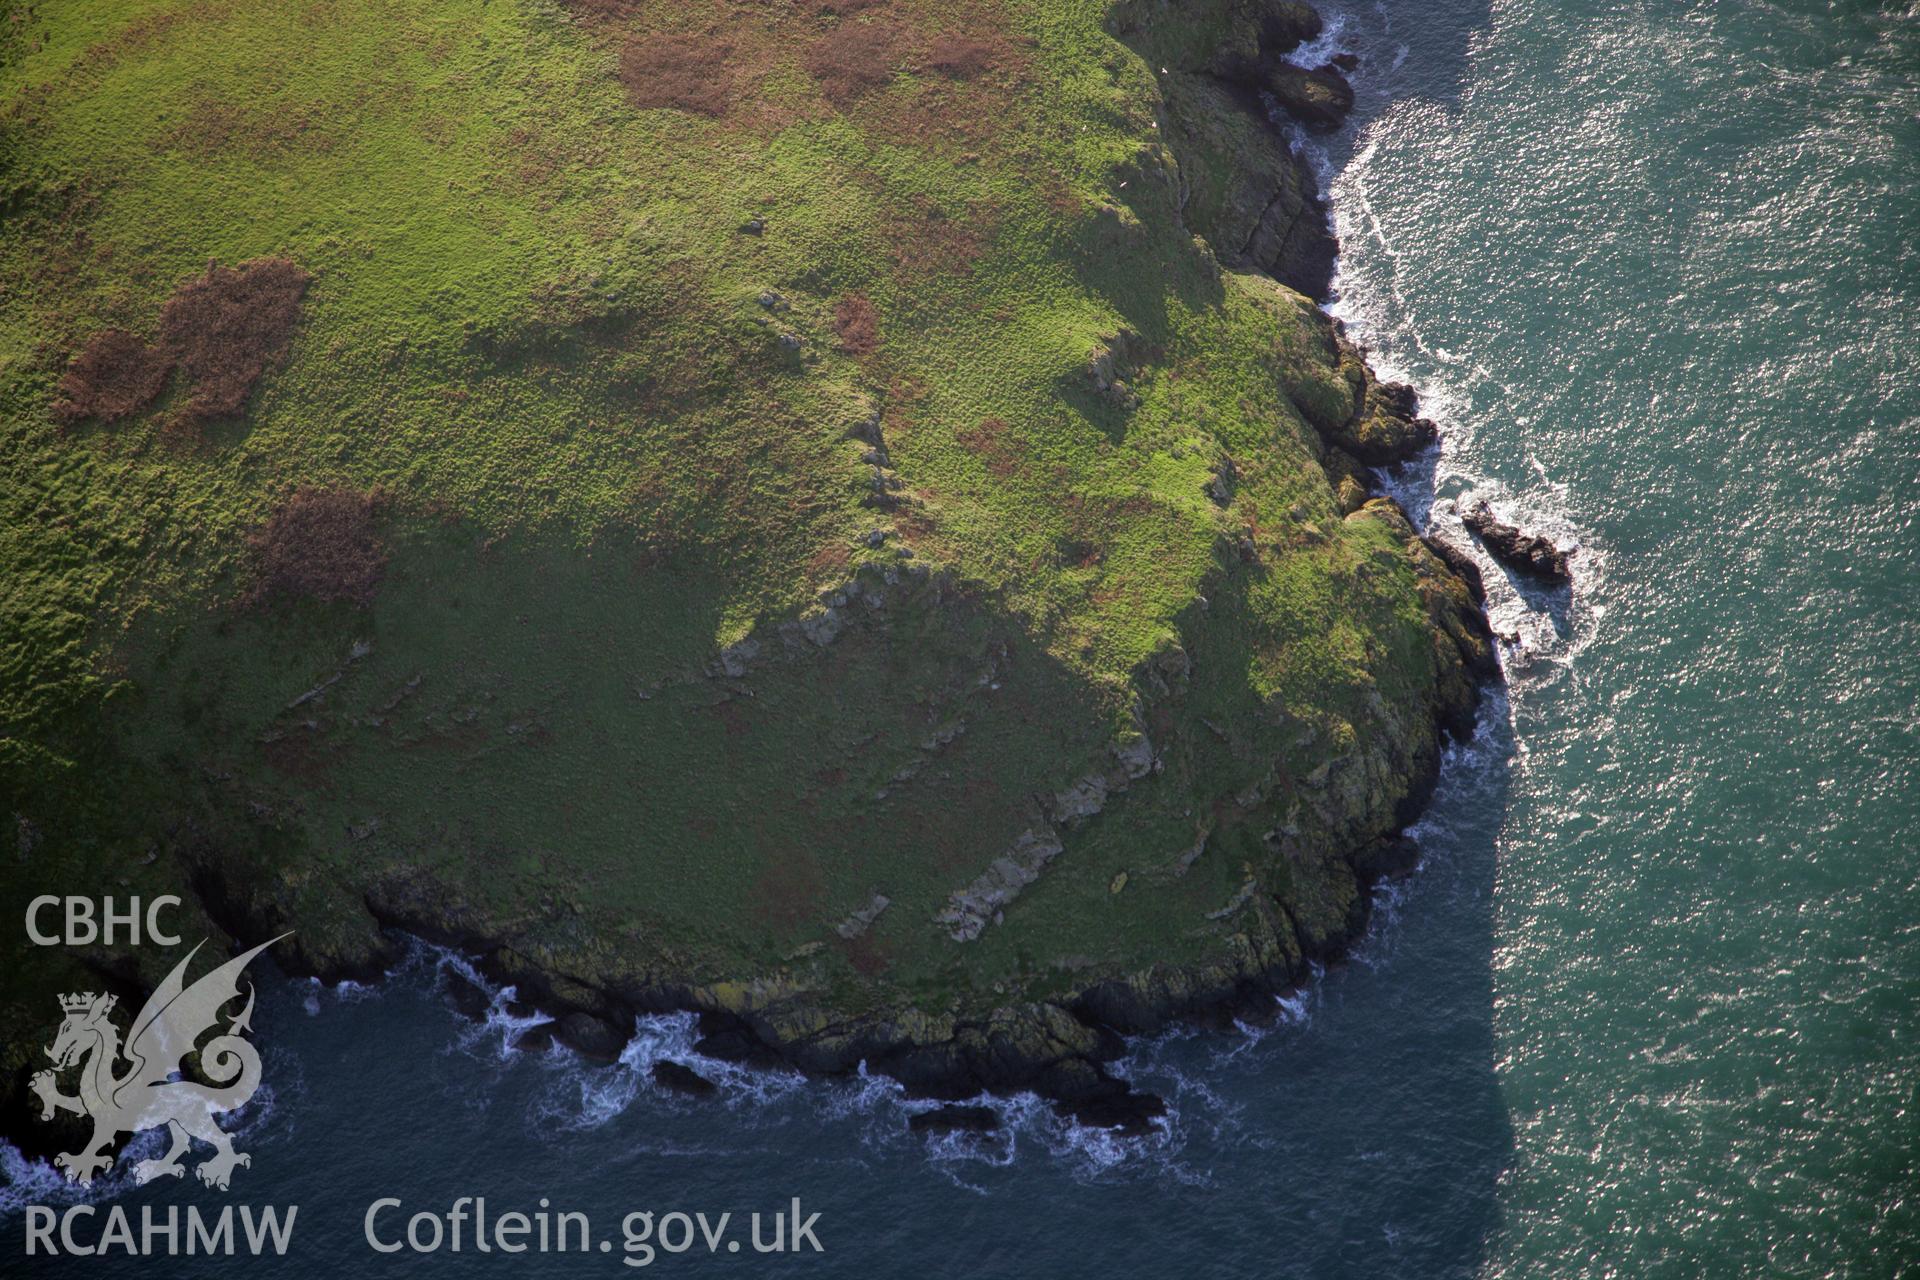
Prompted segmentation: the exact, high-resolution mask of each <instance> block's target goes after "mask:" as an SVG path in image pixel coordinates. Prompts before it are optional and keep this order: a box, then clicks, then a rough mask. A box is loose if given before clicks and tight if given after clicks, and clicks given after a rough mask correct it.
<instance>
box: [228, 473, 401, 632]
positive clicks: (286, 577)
mask: <svg viewBox="0 0 1920 1280" xmlns="http://www.w3.org/2000/svg"><path fill="white" fill-rule="evenodd" d="M378 507H379V499H378V498H377V497H376V496H375V495H373V494H368V493H355V492H353V491H352V490H348V489H316V488H311V487H308V486H302V487H301V488H299V489H297V490H295V491H294V493H293V494H292V496H290V497H289V498H288V499H287V500H286V502H285V503H283V504H282V505H281V506H280V508H279V509H278V510H277V511H275V512H274V513H273V514H272V515H271V516H269V517H268V518H267V522H266V523H265V524H263V525H261V526H260V527H259V528H258V529H256V530H254V532H253V533H252V535H250V537H249V538H248V542H249V544H250V546H251V548H252V551H253V556H254V570H255V577H254V586H253V589H252V591H251V593H250V597H249V598H250V601H251V602H253V603H259V602H261V601H264V600H266V599H268V598H270V597H274V596H283V597H294V598H300V599H308V600H320V601H337V600H346V601H351V602H353V603H354V604H358V605H367V604H370V603H372V601H373V591H374V588H375V587H377V586H379V585H380V575H381V574H382V573H383V572H384V571H385V570H386V566H387V557H386V552H385V551H384V550H382V549H381V546H380V541H379V539H378V538H377V537H376V536H375V535H374V529H373V519H374V515H375V513H376V512H377V510H378Z"/></svg>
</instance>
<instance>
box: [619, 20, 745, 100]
mask: <svg viewBox="0 0 1920 1280" xmlns="http://www.w3.org/2000/svg"><path fill="white" fill-rule="evenodd" d="M732 52H733V50H732V48H731V46H729V45H727V44H726V43H724V42H722V41H719V40H716V39H713V38H710V37H702V36H681V35H662V36H646V37H642V38H640V39H637V40H634V41H632V42H630V43H629V44H628V45H627V46H626V47H625V48H623V49H621V51H620V83H621V84H622V85H624V86H625V87H626V90H627V101H629V102H631V103H632V104H633V105H634V106H635V107H638V108H641V109H646V108H654V107H666V108H671V109H673V110H676V111H688V112H692V113H693V114H695V115H703V116H723V115H725V114H726V113H727V107H728V106H729V105H730V104H731V102H732V99H733V72H732V70H731V69H730V68H729V67H728V66H727V57H728V55H729V54H731V53H732Z"/></svg>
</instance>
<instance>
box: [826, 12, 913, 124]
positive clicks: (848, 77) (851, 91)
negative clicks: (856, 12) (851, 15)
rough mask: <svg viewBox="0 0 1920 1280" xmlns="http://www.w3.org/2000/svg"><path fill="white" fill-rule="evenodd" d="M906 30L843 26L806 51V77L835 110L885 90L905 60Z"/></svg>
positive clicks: (889, 25) (886, 25)
mask: <svg viewBox="0 0 1920 1280" xmlns="http://www.w3.org/2000/svg"><path fill="white" fill-rule="evenodd" d="M909 38H910V37H909V35H908V33H907V30H906V29H905V28H904V27H902V26H900V25H899V24H898V23H895V22H887V21H872V22H842V23H840V24H839V25H838V26H836V27H834V29H833V30H831V31H829V32H828V33H827V34H826V35H824V36H822V37H820V39H819V40H818V41H817V42H815V44H814V46H813V48H812V49H810V50H808V52H807V56H806V59H805V64H806V68H807V72H808V74H810V75H812V76H813V78H814V79H815V80H817V81H819V82H820V92H821V93H823V94H825V95H826V98H827V101H829V102H831V103H833V104H834V105H835V106H836V107H841V108H845V107H848V106H851V105H852V104H853V103H854V102H856V101H857V100H859V99H860V98H861V97H863V96H865V95H866V94H869V93H872V92H873V91H874V90H876V89H880V88H883V87H885V86H886V85H887V84H888V83H889V82H890V81H892V79H893V77H894V75H895V74H896V73H897V72H898V71H899V70H900V69H901V67H902V66H903V65H904V64H905V62H906V60H907V44H908V40H909Z"/></svg>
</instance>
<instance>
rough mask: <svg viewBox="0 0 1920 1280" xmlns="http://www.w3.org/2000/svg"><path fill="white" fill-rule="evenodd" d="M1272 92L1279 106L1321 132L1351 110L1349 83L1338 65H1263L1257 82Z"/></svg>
mask: <svg viewBox="0 0 1920 1280" xmlns="http://www.w3.org/2000/svg"><path fill="white" fill-rule="evenodd" d="M1261 87H1262V88H1264V89H1265V90H1266V91H1267V92H1268V93H1270V94H1272V95H1273V100H1274V101H1275V102H1277V103H1279V104H1280V109H1281V110H1282V111H1285V112H1286V113H1287V114H1288V115H1290V116H1292V117H1293V118H1294V119H1295V120H1298V121H1299V122H1300V123H1301V124H1304V125H1306V126H1307V127H1308V128H1309V129H1316V130H1319V131H1321V132H1323V133H1325V132H1331V131H1332V130H1334V129H1338V128H1339V127H1340V126H1341V125H1342V124H1345V123H1346V120H1347V115H1348V113H1349V112H1351V111H1352V110H1353V86H1352V85H1350V84H1348V83H1347V78H1346V77H1345V76H1344V75H1342V74H1340V69H1339V68H1338V67H1335V66H1332V65H1331V64H1329V65H1327V66H1324V67H1314V68H1307V67H1298V66H1295V65H1294V64H1293V63H1291V62H1281V63H1276V64H1275V65H1273V66H1271V67H1268V68H1267V74H1266V76H1265V80H1264V83H1263V84H1262V86H1261Z"/></svg>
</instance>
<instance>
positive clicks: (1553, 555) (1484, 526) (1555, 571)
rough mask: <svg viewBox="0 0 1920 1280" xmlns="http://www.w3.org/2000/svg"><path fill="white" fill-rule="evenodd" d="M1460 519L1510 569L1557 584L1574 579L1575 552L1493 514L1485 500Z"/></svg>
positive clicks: (1488, 550)
mask: <svg viewBox="0 0 1920 1280" xmlns="http://www.w3.org/2000/svg"><path fill="white" fill-rule="evenodd" d="M1460 520H1461V523H1463V524H1465V525H1466V526H1467V528H1468V529H1470V530H1472V531H1473V535H1474V536H1475V537H1476V538H1478V539H1480V542H1481V545H1483V546H1484V547H1486V549H1487V554H1489V555H1491V556H1492V557H1493V558H1494V559H1495V560H1498V561H1499V562H1500V563H1501V564H1504V565H1506V566H1507V567H1508V568H1509V569H1512V570H1514V571H1515V572H1517V573H1524V574H1527V575H1529V576H1530V577H1534V578H1538V579H1540V580H1541V581H1543V582H1549V583H1552V584H1554V585H1556V586H1559V585H1564V584H1565V583H1569V582H1571V581H1573V570H1572V569H1571V568H1570V567H1569V565H1568V561H1569V560H1570V559H1571V558H1572V555H1573V553H1572V552H1570V551H1562V550H1561V549H1560V548H1559V547H1556V546H1554V545H1553V543H1552V542H1551V541H1549V540H1548V539H1546V538H1543V537H1541V536H1540V535H1539V534H1534V533H1527V532H1526V531H1525V530H1523V529H1521V528H1520V527H1519V526H1517V525H1511V524H1508V523H1507V522H1506V521H1504V520H1502V519H1501V518H1500V517H1499V516H1496V515H1495V514H1494V513H1493V508H1492V507H1490V506H1488V505H1487V503H1486V500H1485V499H1482V500H1481V501H1479V502H1476V503H1474V504H1473V506H1471V507H1469V508H1468V509H1467V510H1466V512H1465V513H1464V514H1462V515H1461V517H1460Z"/></svg>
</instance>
